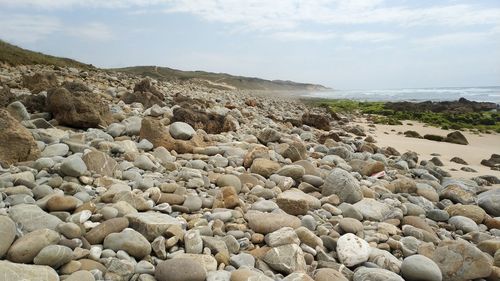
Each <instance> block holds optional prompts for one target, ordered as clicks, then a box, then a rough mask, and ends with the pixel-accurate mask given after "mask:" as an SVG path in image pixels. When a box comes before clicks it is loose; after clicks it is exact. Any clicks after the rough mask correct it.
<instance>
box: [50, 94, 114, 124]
mask: <svg viewBox="0 0 500 281" xmlns="http://www.w3.org/2000/svg"><path fill="white" fill-rule="evenodd" d="M47 110H48V111H49V112H50V113H52V114H53V115H54V118H55V119H56V120H57V121H58V122H59V124H61V125H65V126H69V127H74V128H95V127H98V126H99V125H102V126H106V125H107V124H109V123H110V122H111V121H112V116H111V113H110V112H109V108H108V105H107V104H106V103H104V102H103V101H102V100H101V99H100V98H99V97H98V96H97V95H96V94H94V93H90V92H81V91H75V92H70V91H68V90H67V89H66V88H55V89H52V90H50V91H49V93H48V95H47Z"/></svg>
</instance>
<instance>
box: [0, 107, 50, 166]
mask: <svg viewBox="0 0 500 281" xmlns="http://www.w3.org/2000/svg"><path fill="white" fill-rule="evenodd" d="M0 140H1V143H2V144H1V145H0V164H5V165H10V164H13V163H16V162H22V161H29V160H34V159H37V158H38V157H40V150H39V149H38V146H37V145H36V142H35V139H34V138H33V136H32V135H31V133H30V131H28V129H26V128H25V127H24V126H23V125H22V124H21V123H20V122H19V121H17V120H16V119H14V118H13V117H12V116H11V115H10V114H9V113H8V112H7V110H5V109H0Z"/></svg>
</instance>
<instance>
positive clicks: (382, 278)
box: [352, 267, 405, 281]
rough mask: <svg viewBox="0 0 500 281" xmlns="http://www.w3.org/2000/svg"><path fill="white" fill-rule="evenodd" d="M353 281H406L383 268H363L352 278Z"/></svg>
mask: <svg viewBox="0 0 500 281" xmlns="http://www.w3.org/2000/svg"><path fill="white" fill-rule="evenodd" d="M352 280H353V281H405V280H404V279H403V278H402V277H401V276H399V275H397V274H396V273H394V272H392V271H389V270H385V269H382V268H368V267H362V268H359V269H357V270H356V271H355V272H354V275H353V276H352Z"/></svg>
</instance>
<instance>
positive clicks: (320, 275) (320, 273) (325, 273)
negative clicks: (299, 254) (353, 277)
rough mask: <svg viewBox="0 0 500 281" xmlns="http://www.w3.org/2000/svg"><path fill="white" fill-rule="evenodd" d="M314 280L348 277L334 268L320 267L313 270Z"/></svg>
mask: <svg viewBox="0 0 500 281" xmlns="http://www.w3.org/2000/svg"><path fill="white" fill-rule="evenodd" d="M314 281H348V279H347V278H345V276H344V275H342V273H340V272H338V271H337V270H335V269H332V268H320V269H318V270H316V271H315V272H314Z"/></svg>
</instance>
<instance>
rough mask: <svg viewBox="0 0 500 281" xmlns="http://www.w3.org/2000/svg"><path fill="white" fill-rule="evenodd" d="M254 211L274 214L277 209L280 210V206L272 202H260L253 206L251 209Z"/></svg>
mask: <svg viewBox="0 0 500 281" xmlns="http://www.w3.org/2000/svg"><path fill="white" fill-rule="evenodd" d="M250 209H252V210H257V211H261V212H272V211H274V210H276V209H279V206H278V204H276V203H275V202H274V201H271V200H259V201H257V202H255V203H253V204H252V206H251V207H250Z"/></svg>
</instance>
